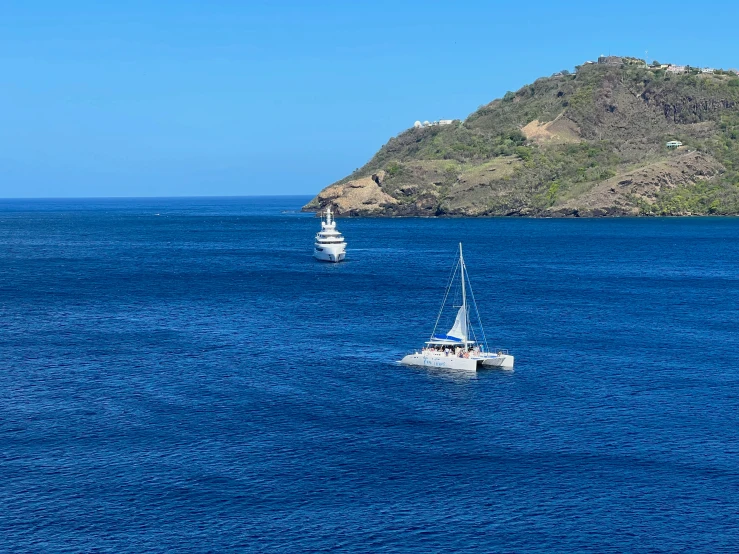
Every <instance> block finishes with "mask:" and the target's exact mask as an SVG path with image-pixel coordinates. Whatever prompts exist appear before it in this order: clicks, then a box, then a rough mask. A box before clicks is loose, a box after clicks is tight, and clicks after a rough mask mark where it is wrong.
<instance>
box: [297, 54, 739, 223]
mask: <svg viewBox="0 0 739 554" xmlns="http://www.w3.org/2000/svg"><path fill="white" fill-rule="evenodd" d="M738 135H739V78H737V76H736V75H735V74H730V73H724V72H722V71H718V72H716V73H712V74H704V73H700V72H699V71H698V70H691V69H688V71H687V73H685V74H672V73H670V72H668V71H665V70H664V69H656V68H646V67H644V66H639V65H635V64H631V65H629V64H622V65H618V66H607V65H599V64H587V65H584V66H581V67H579V68H578V71H577V72H576V73H575V74H567V73H566V72H565V74H557V75H555V76H552V77H548V78H541V79H537V80H536V81H535V82H534V83H532V84H530V85H527V86H525V87H523V88H521V89H520V90H518V91H517V92H515V93H513V92H509V93H507V94H506V95H505V96H504V97H503V98H502V99H498V100H494V101H493V102H491V103H489V104H487V105H485V106H482V107H481V108H480V109H478V110H477V111H476V112H474V113H472V114H471V115H470V116H469V117H468V118H467V119H466V120H464V121H461V122H460V121H455V122H454V123H453V124H451V125H444V126H429V127H421V128H412V129H409V130H407V131H405V132H403V133H401V134H400V135H398V136H397V137H394V138H392V139H390V141H388V143H387V144H385V145H384V146H383V147H382V148H381V149H380V150H379V151H378V152H377V153H376V154H375V155H374V157H373V158H372V159H371V160H370V161H369V162H368V163H367V164H366V165H365V166H364V167H362V168H360V169H358V170H357V171H356V172H354V173H353V174H351V175H349V176H347V177H346V178H344V179H342V180H341V181H338V182H337V183H334V184H333V185H330V186H328V187H327V188H325V189H324V190H322V191H321V192H320V193H319V194H318V196H316V198H314V199H313V200H312V201H311V202H310V203H309V204H308V205H307V206H305V208H304V209H305V210H308V211H311V210H318V209H321V208H323V207H325V206H327V205H331V206H333V207H334V208H335V209H336V210H337V211H338V213H339V214H341V215H348V216H395V215H428V216H433V215H481V216H486V215H487V216H493V215H522V216H598V215H689V214H737V213H739V137H738ZM672 140H677V141H680V142H682V143H683V146H681V147H679V148H676V149H672V150H670V149H668V148H667V147H666V143H667V142H668V141H672Z"/></svg>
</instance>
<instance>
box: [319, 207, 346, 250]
mask: <svg viewBox="0 0 739 554" xmlns="http://www.w3.org/2000/svg"><path fill="white" fill-rule="evenodd" d="M313 256H314V257H315V258H316V259H318V260H321V261H323V262H340V261H342V260H343V259H344V258H345V257H346V241H345V240H344V237H343V236H342V234H341V233H340V232H339V231H337V230H336V220H334V218H333V216H332V214H331V207H330V206H329V207H328V208H326V216H325V219H324V218H321V230H320V231H319V232H318V233H316V243H315V245H314V246H313Z"/></svg>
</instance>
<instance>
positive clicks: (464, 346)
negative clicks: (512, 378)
mask: <svg viewBox="0 0 739 554" xmlns="http://www.w3.org/2000/svg"><path fill="white" fill-rule="evenodd" d="M457 274H459V286H460V289H461V297H462V305H461V306H459V310H458V311H457V315H456V318H455V319H454V324H453V325H452V328H451V329H449V331H447V332H446V333H437V328H438V327H439V322H440V321H441V316H442V314H443V312H444V307H445V305H446V303H447V300H448V298H449V293H450V291H451V289H452V286H453V284H454V282H455V277H456V276H457ZM468 287H469V295H468V292H467V288H468ZM470 299H471V300H472V303H471V304H470V302H469V300H470ZM455 307H456V306H455ZM470 307H472V308H474V313H475V316H476V320H477V326H478V329H479V331H480V334H481V337H480V340H478V337H477V336H476V333H475V327H474V326H473V325H472V324H471V321H470ZM513 362H514V358H513V356H511V355H510V354H509V353H508V351H507V350H497V349H496V350H495V351H491V350H490V348H489V347H488V344H487V338H486V337H485V331H484V328H483V326H482V320H481V319H480V313H479V311H478V309H477V302H476V301H475V296H474V293H473V292H472V286H471V285H470V283H469V275H468V274H467V266H466V265H465V261H464V254H463V252H462V243H459V261H458V262H457V264H456V267H455V268H454V271H453V272H452V276H451V279H450V280H449V284H448V285H447V288H446V293H445V294H444V300H443V301H442V304H441V309H440V310H439V315H438V317H437V318H436V324H435V325H434V330H433V331H432V332H431V337H430V338H429V340H428V341H426V344H425V346H424V347H423V348H422V349H421V350H420V351H416V352H414V353H412V354H408V355H407V356H405V357H404V358H403V359H402V360H401V361H400V363H402V364H405V365H417V366H426V367H442V368H450V369H465V370H471V371H475V370H477V369H479V368H481V367H500V368H503V369H513Z"/></svg>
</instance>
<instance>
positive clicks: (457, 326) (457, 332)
mask: <svg viewBox="0 0 739 554" xmlns="http://www.w3.org/2000/svg"><path fill="white" fill-rule="evenodd" d="M447 336H448V337H451V338H455V339H458V340H462V341H465V340H467V307H466V306H462V307H461V308H459V311H458V312H457V319H455V320H454V327H452V328H451V329H450V330H449V332H448V333H447Z"/></svg>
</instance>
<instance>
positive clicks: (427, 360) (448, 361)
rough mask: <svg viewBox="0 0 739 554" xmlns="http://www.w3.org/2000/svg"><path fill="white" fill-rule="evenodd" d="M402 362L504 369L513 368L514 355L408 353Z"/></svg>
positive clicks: (466, 369) (434, 365)
mask: <svg viewBox="0 0 739 554" xmlns="http://www.w3.org/2000/svg"><path fill="white" fill-rule="evenodd" d="M400 363H401V364H403V365H414V366H421V367H439V368H444V369H463V370H465V371H477V370H478V369H480V368H483V367H499V368H502V369H513V356H509V355H506V354H502V355H500V356H491V357H485V358H460V357H459V356H454V355H451V354H450V355H449V356H437V355H433V354H432V355H427V354H419V353H416V354H408V355H407V356H405V357H404V358H403V359H402V360H400Z"/></svg>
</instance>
